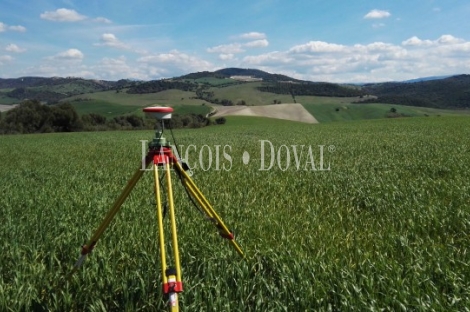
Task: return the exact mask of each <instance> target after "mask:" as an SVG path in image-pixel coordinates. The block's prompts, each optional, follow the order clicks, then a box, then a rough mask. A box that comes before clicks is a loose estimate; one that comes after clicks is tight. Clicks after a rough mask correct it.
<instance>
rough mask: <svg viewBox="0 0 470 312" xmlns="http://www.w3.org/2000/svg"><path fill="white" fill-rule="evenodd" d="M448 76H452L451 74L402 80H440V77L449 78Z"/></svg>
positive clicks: (408, 81) (407, 81) (412, 81)
mask: <svg viewBox="0 0 470 312" xmlns="http://www.w3.org/2000/svg"><path fill="white" fill-rule="evenodd" d="M449 77H452V76H430V77H421V78H415V79H410V80H405V81H402V82H406V83H414V82H421V81H430V80H440V79H445V78H449Z"/></svg>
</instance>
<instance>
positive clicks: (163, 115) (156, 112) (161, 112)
mask: <svg viewBox="0 0 470 312" xmlns="http://www.w3.org/2000/svg"><path fill="white" fill-rule="evenodd" d="M143 111H144V113H145V114H147V115H149V116H151V117H154V118H155V119H157V120H158V121H160V129H159V128H158V127H157V131H156V132H155V138H154V139H153V140H152V142H150V143H149V149H151V150H153V149H159V148H161V147H169V146H170V142H168V141H167V140H166V139H165V138H164V137H163V129H164V127H165V125H164V120H165V119H168V120H169V119H171V113H173V108H171V107H164V106H151V107H145V108H144V109H143ZM157 124H158V123H157Z"/></svg>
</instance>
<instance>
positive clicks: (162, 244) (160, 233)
mask: <svg viewBox="0 0 470 312" xmlns="http://www.w3.org/2000/svg"><path fill="white" fill-rule="evenodd" d="M153 172H154V179H155V201H156V209H157V222H158V239H159V244H160V260H161V261H160V262H161V267H162V285H163V286H162V287H164V285H166V284H167V283H168V278H167V276H166V273H165V270H166V252H165V234H164V231H163V213H162V199H161V196H160V180H159V177H158V165H156V164H154V165H153Z"/></svg>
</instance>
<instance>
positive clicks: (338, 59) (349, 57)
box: [239, 35, 470, 82]
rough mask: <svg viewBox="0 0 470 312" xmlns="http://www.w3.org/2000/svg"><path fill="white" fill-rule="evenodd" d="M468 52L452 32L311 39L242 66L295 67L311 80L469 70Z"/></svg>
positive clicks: (365, 79) (284, 69) (469, 48)
mask: <svg viewBox="0 0 470 312" xmlns="http://www.w3.org/2000/svg"><path fill="white" fill-rule="evenodd" d="M468 53H470V41H465V40H463V39H460V38H456V37H453V36H451V35H444V36H441V37H440V38H437V39H435V40H422V39H420V38H418V37H416V36H413V37H411V38H409V39H407V40H404V41H403V42H402V43H401V45H396V44H391V43H386V42H372V43H370V44H366V45H363V44H354V45H341V44H336V43H329V42H323V41H311V42H307V43H304V44H300V45H296V46H293V47H292V48H290V49H288V50H285V51H275V52H269V53H263V54H259V55H248V56H245V57H244V58H243V59H242V61H241V63H240V64H239V66H241V67H246V68H250V67H256V68H263V69H264V70H267V71H269V72H275V73H281V74H287V73H288V72H290V73H296V78H299V79H305V80H312V81H331V82H369V81H390V80H405V79H412V78H416V77H425V76H435V75H448V74H458V73H466V72H469V71H470V62H469V61H468V58H467V57H466V56H468ZM291 76H292V75H291Z"/></svg>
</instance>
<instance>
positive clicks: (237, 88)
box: [0, 68, 470, 122]
mask: <svg viewBox="0 0 470 312" xmlns="http://www.w3.org/2000/svg"><path fill="white" fill-rule="evenodd" d="M25 99H36V100H39V101H41V102H42V103H48V104H54V103H60V102H68V103H71V104H72V105H73V106H74V107H75V108H76V110H77V111H78V112H79V113H80V114H86V113H96V114H102V115H104V116H106V117H115V116H119V115H123V114H141V108H142V107H145V106H149V105H170V106H173V107H177V109H178V110H179V111H180V112H185V113H190V112H194V113H201V112H209V111H210V110H211V107H215V108H217V107H222V106H245V107H250V106H259V105H271V104H281V103H282V104H285V103H297V104H299V103H300V104H302V105H303V106H304V107H305V109H306V110H307V111H308V112H310V114H312V115H313V116H314V118H316V119H317V120H318V121H319V122H329V121H341V120H355V119H370V118H388V117H403V116H432V115H448V114H461V113H465V112H468V111H467V110H465V109H468V108H470V75H459V76H453V77H444V78H442V79H439V78H436V79H432V80H427V79H424V80H417V81H416V82H409V81H406V82H389V83H376V84H365V85H361V86H359V85H346V84H334V83H328V82H311V81H303V80H298V79H294V78H291V77H288V76H285V75H278V74H271V73H267V72H264V71H261V70H258V69H241V68H226V69H221V70H217V71H214V72H197V73H190V74H187V75H184V76H181V77H175V78H172V79H161V80H153V81H130V80H119V81H101V80H89V79H83V78H75V77H68V78H60V77H52V78H46V77H23V78H16V79H0V104H3V105H6V106H3V108H2V110H6V109H5V107H8V105H12V104H17V103H20V102H21V101H23V100H25ZM462 109H464V110H463V111H462ZM391 112H394V113H391Z"/></svg>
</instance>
